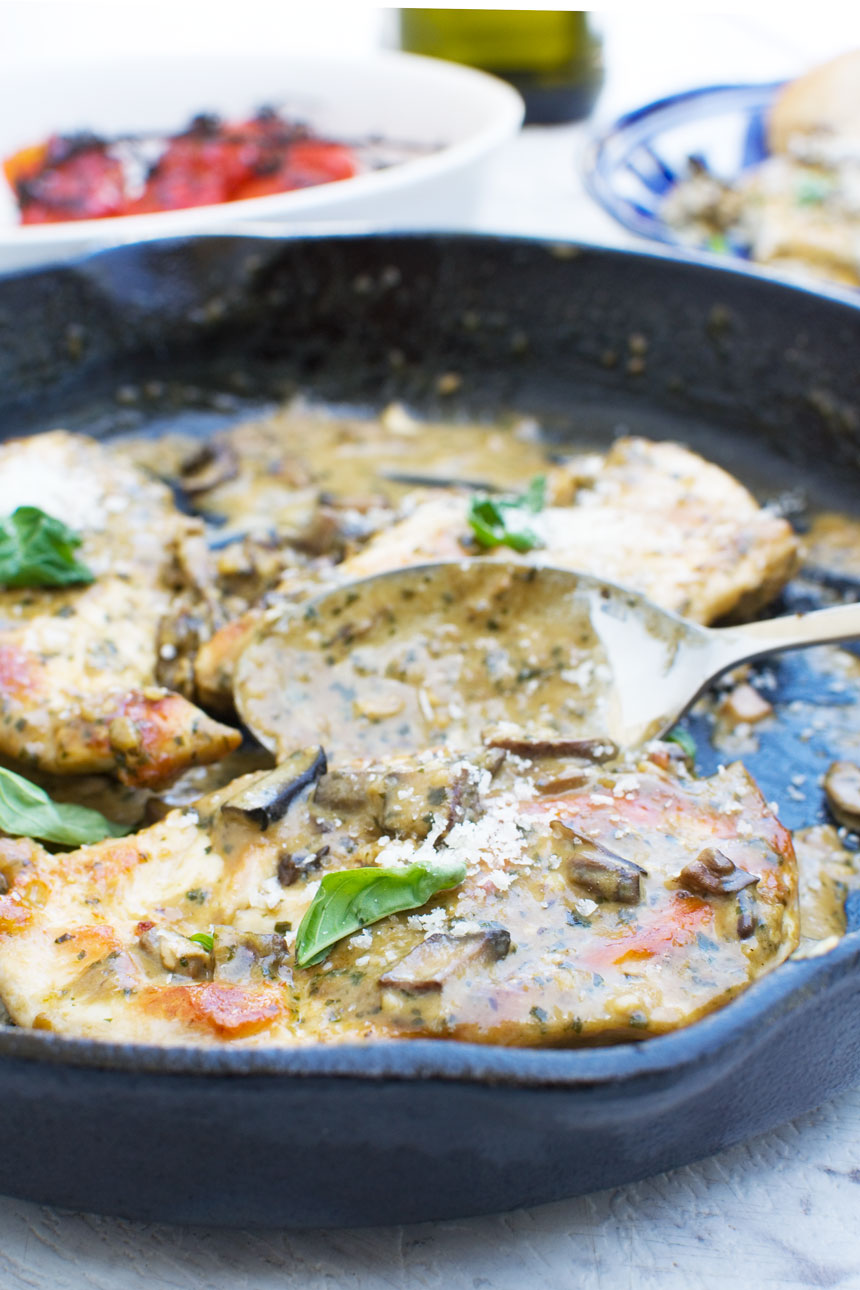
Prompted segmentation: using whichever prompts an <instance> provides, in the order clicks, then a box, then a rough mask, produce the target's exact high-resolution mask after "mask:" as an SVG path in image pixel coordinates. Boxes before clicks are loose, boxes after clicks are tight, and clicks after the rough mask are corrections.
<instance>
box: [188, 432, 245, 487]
mask: <svg viewBox="0 0 860 1290" xmlns="http://www.w3.org/2000/svg"><path fill="white" fill-rule="evenodd" d="M238 474H239V458H238V457H237V456H236V452H235V449H234V448H233V447H232V445H231V444H229V443H226V442H224V440H221V439H211V440H209V442H208V443H204V444H201V446H200V448H198V449H197V451H196V452H194V453H192V455H191V456H190V457H188V458H186V460H185V461H184V462H183V463H182V465H181V467H180V470H179V482H180V485H181V487H182V491H183V492H184V493H185V494H187V496H188V497H198V496H199V495H200V494H201V493H208V492H209V491H210V489H212V488H217V487H218V485H219V484H226V483H228V481H229V480H231V479H235V478H236V476H237V475H238Z"/></svg>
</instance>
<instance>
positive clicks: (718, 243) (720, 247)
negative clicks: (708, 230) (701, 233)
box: [705, 233, 732, 255]
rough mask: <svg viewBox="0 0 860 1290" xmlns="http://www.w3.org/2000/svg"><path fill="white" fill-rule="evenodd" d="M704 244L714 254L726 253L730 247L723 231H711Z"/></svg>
mask: <svg viewBox="0 0 860 1290" xmlns="http://www.w3.org/2000/svg"><path fill="white" fill-rule="evenodd" d="M705 245H706V246H707V248H708V250H709V251H713V253H714V255H728V253H729V252H730V251H731V249H732V248H731V247H730V246H729V241H728V238H727V237H726V235H725V233H712V234H711V236H710V237H709V238H708V240H707V242H706V243H705Z"/></svg>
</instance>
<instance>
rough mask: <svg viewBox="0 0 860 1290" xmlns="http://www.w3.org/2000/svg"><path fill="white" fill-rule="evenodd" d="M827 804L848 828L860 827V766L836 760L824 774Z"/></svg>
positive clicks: (856, 828)
mask: <svg viewBox="0 0 860 1290" xmlns="http://www.w3.org/2000/svg"><path fill="white" fill-rule="evenodd" d="M824 792H825V793H826V795H827V805H828V806H829V807H830V810H831V811H832V813H833V815H834V816H835V817H836V819H837V820H838V821H839V823H840V824H843V825H844V826H845V828H846V829H852V830H858V829H860V766H857V765H855V763H854V762H853V761H834V762H833V763H832V764H831V765H830V766H829V767H828V770H827V774H826V775H825V776H824Z"/></svg>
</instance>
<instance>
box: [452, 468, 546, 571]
mask: <svg viewBox="0 0 860 1290" xmlns="http://www.w3.org/2000/svg"><path fill="white" fill-rule="evenodd" d="M545 505H546V479H545V478H544V476H543V475H536V476H535V478H534V479H533V480H532V481H531V483H530V484H529V486H528V488H527V489H526V491H525V492H524V493H522V494H521V495H520V496H518V497H508V498H505V497H502V498H497V497H488V496H487V495H486V494H484V493H481V494H478V495H477V496H475V497H473V498H472V501H471V503H470V505H469V515H468V519H469V527H470V528H471V530H472V533H473V534H474V536H475V538H476V540H477V541H478V543H479V545H480V546H483V547H486V548H487V549H491V548H493V547H497V546H509V547H510V548H511V549H512V550H513V551H519V552H525V551H532V550H534V548H535V547H537V546H542V545H543V544H542V542H541V540H540V538H539V537H538V536H537V534H536V533H535V532H534V530H533V529H531V528H530V527H529V524H528V519H527V517H528V516H529V515H536V514H537V513H538V511H542V510H543V508H544V506H545Z"/></svg>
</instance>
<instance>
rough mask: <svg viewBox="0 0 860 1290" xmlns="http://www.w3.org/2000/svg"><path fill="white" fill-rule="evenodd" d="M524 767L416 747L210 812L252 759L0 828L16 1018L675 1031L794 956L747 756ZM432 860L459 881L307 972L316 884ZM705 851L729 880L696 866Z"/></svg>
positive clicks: (173, 1030)
mask: <svg viewBox="0 0 860 1290" xmlns="http://www.w3.org/2000/svg"><path fill="white" fill-rule="evenodd" d="M482 757H486V754H482ZM561 769H563V768H562V767H560V766H559V767H557V770H558V771H561ZM543 770H545V766H543V767H541V771H543ZM536 773H537V768H533V767H531V766H530V765H529V764H528V763H526V762H523V761H522V760H520V759H518V758H511V757H509V758H508V759H507V761H506V762H505V763H504V764H503V765H502V766H501V767H500V768H498V769H497V770H496V774H495V777H494V776H493V769H492V768H488V767H487V766H486V765H482V764H481V759H480V758H479V759H477V760H475V761H473V760H471V759H469V758H458V759H456V760H454V759H451V758H449V759H447V760H446V759H445V758H444V757H440V756H436V757H433V756H431V755H429V754H422V755H421V756H419V757H417V758H411V759H401V760H399V761H391V762H387V763H377V764H367V763H364V764H361V765H355V766H352V767H344V768H343V769H342V770H341V771H339V772H328V773H323V774H322V775H321V777H320V778H318V779H317V780H316V781H315V782H314V783H305V784H304V786H303V787H302V788H301V791H300V792H299V793H297V794H296V796H294V797H293V798H292V800H291V802H290V803H289V807H288V809H287V810H286V811H285V813H284V814H283V815H282V816H280V817H279V818H274V819H271V820H269V821H268V823H266V824H265V827H264V821H263V820H262V819H261V818H255V817H251V816H249V817H247V818H246V819H245V820H244V821H241V820H237V818H236V815H235V812H228V811H225V810H222V807H224V806H225V805H226V804H227V803H228V802H229V801H230V800H233V801H235V798H236V793H237V792H239V791H240V790H241V791H243V792H245V793H247V794H248V796H249V800H250V799H251V798H253V797H255V796H256V795H257V790H255V785H258V784H263V785H264V780H265V773H264V775H262V776H248V777H246V778H245V779H244V780H242V781H240V782H239V783H238V784H234V785H231V786H230V787H229V788H228V789H226V790H223V791H221V792H219V793H216V794H213V795H211V796H210V797H208V798H205V799H202V800H201V801H200V802H199V803H198V804H197V806H196V807H195V808H194V809H193V810H185V811H174V812H173V813H172V814H171V815H169V816H167V817H166V819H164V820H162V821H160V822H159V823H158V824H155V825H153V826H152V827H151V828H149V829H146V830H145V831H143V832H141V833H139V834H137V835H136V836H134V837H129V838H123V839H121V840H119V841H116V840H113V841H110V842H104V843H99V844H98V845H95V846H89V847H83V848H81V849H80V850H79V851H75V852H71V853H68V854H64V855H51V854H49V853H48V852H47V851H45V850H43V849H42V848H41V847H40V846H38V845H36V844H35V843H33V842H30V841H28V840H20V839H19V840H12V839H5V840H0V874H2V876H3V878H4V880H5V883H6V891H5V893H4V894H2V895H0V995H2V997H3V998H4V999H5V1001H6V1004H7V1006H8V1008H9V1011H10V1013H11V1015H12V1017H13V1018H14V1020H15V1021H16V1022H17V1023H18V1024H20V1025H25V1026H37V1027H40V1028H45V1029H52V1030H55V1031H57V1032H58V1033H61V1034H66V1035H80V1036H88V1037H100V1038H109V1039H112V1040H117V1041H123V1040H135V1041H156V1042H164V1043H171V1042H188V1043H194V1044H212V1043H215V1042H224V1041H231V1042H234V1043H246V1044H271V1043H276V1044H283V1045H298V1044H306V1043H312V1042H319V1041H325V1042H338V1041H344V1042H345V1041H356V1040H368V1039H381V1038H392V1037H409V1036H417V1035H436V1036H444V1037H449V1038H458V1039H465V1040H473V1041H478V1042H493V1043H503V1044H512V1045H539V1044H557V1045H559V1044H560V1045H570V1044H576V1043H580V1042H589V1041H594V1040H618V1039H640V1038H644V1037H647V1036H649V1035H655V1034H660V1033H662V1032H664V1031H668V1030H672V1029H674V1028H676V1027H679V1026H682V1025H686V1024H687V1023H689V1022H691V1021H693V1020H695V1019H696V1018H698V1017H700V1016H702V1015H703V1014H705V1013H707V1012H709V1011H711V1010H712V1009H714V1008H716V1007H718V1006H720V1005H721V1004H723V1003H725V1002H726V1001H727V1000H728V999H730V998H731V997H732V996H733V995H735V994H737V993H738V992H739V991H741V990H743V989H744V988H745V986H747V985H748V984H749V982H750V981H752V980H753V979H755V978H756V977H757V976H759V975H761V974H762V973H764V972H766V971H769V970H770V969H771V968H773V967H774V966H776V964H778V963H779V962H781V961H782V960H783V959H784V958H785V957H786V956H787V955H788V954H789V953H790V952H791V950H792V949H793V947H794V945H795V944H796V941H797V891H796V886H797V879H796V871H795V862H794V854H793V851H792V846H791V840H790V837H789V835H788V834H787V833H786V831H785V830H784V829H783V828H782V827H781V825H780V824H779V823H778V821H777V820H776V818H775V817H774V816H773V815H772V814H771V812H770V810H769V809H768V807H767V806H766V805H765V803H764V801H763V800H762V798H761V795H760V794H759V792H758V790H757V789H756V787H755V785H754V784H753V782H752V781H751V780H750V779H749V777H748V775H747V774H746V772H745V771H744V770H743V768H742V767H741V766H739V765H735V766H731V767H729V768H728V769H727V770H725V771H723V772H722V773H721V774H719V775H717V776H715V777H714V778H712V779H708V780H705V779H703V780H694V779H689V778H681V779H678V778H675V777H673V776H672V775H670V774H668V773H666V772H664V771H661V770H659V769H658V768H657V767H656V766H655V765H654V764H653V763H652V762H649V761H642V762H641V763H640V764H639V765H637V766H631V767H627V768H621V767H616V768H615V769H614V770H607V768H606V767H595V766H591V767H590V768H589V769H588V770H587V771H585V772H583V773H584V774H585V776H586V782H584V783H582V784H581V785H580V786H579V787H577V788H575V789H573V790H565V791H563V792H561V793H559V794H558V795H551V794H547V793H546V792H544V793H540V792H538V791H537V789H536V788H535V786H534V783H533V776H534V775H535V774H536ZM464 774H465V775H466V776H468V779H469V793H470V804H469V808H468V810H467V811H465V812H463V813H458V814H457V816H456V819H454V821H453V822H452V819H451V804H452V800H453V793H454V790H455V787H456V785H457V784H458V783H461V782H462V778H463V776H464ZM338 775H339V777H340V778H339V779H337V776H338ZM562 778H563V776H561V775H560V774H559V780H560V781H561V779H562ZM334 780H337V782H334ZM347 781H349V782H347ZM264 787H265V786H264ZM259 791H263V790H259ZM393 795H397V796H398V801H399V802H400V803H401V805H402V807H403V810H404V812H405V815H404V823H403V827H402V831H401V832H399V833H398V834H396V835H394V834H393V833H392V832H383V831H382V830H383V828H386V829H388V828H391V827H392V821H391V820H390V819H387V817H386V812H389V811H390V808H391V805H392V801H393V800H394V797H393ZM419 812H420V813H422V814H426V815H427V816H429V817H430V820H431V822H430V825H429V829H430V831H429V833H427V834H426V836H424V835H423V829H422V830H416V829H415V828H414V827H413V825H412V823H411V821H412V820H413V819H415V818H418V815H419ZM406 815H408V817H409V818H408V819H406ZM397 828H398V829H399V828H400V824H399V823H398V824H397ZM717 851H718V852H719V858H718V860H716V861H715V860H714V855H715V853H716V852H717ZM311 855H312V856H313V857H314V864H313V865H309V866H294V867H293V869H292V870H291V871H290V873H289V874H288V875H285V874H284V868H283V861H284V858H285V857H297V856H305V857H307V856H311ZM703 856H704V857H705V859H703V858H702V857H703ZM440 862H441V863H443V864H448V865H449V866H450V865H452V864H458V863H461V864H462V865H464V866H465V878H464V880H463V881H462V883H461V884H460V885H459V886H456V887H453V888H451V889H449V890H443V891H442V892H441V893H440V894H439V895H437V896H435V897H434V898H432V899H431V900H430V901H429V902H428V903H427V904H426V905H425V906H423V907H421V908H415V909H411V910H406V911H404V912H402V913H396V914H391V915H389V916H387V917H385V918H382V919H381V920H379V921H376V922H372V923H371V924H369V925H367V926H365V927H364V928H363V930H360V931H358V932H356V931H354V930H353V929H354V927H355V923H352V924H350V925H348V926H347V927H346V929H345V930H346V932H347V933H348V934H347V935H345V936H344V937H343V938H342V939H341V940H340V941H338V942H337V943H333V944H331V945H330V946H329V948H328V949H326V950H325V952H324V955H323V961H322V962H319V963H318V964H317V965H315V966H311V967H304V968H299V967H297V966H296V965H295V953H294V948H295V937H296V929H297V928H298V926H299V923H300V922H301V919H302V916H303V914H304V913H305V911H306V910H307V909H308V907H309V905H310V903H311V901H312V899H313V897H314V893H315V891H316V890H317V889H318V886H319V879H320V877H322V876H324V875H325V874H329V873H332V872H333V871H337V870H344V869H350V870H355V869H356V867H359V866H365V867H366V866H371V867H378V868H380V869H391V868H395V869H396V868H398V867H400V866H403V865H407V864H408V865H433V864H438V863H440ZM601 865H602V866H603V868H601ZM707 865H710V868H711V869H715V871H717V870H718V874H717V876H718V877H719V878H721V879H724V878H725V875H726V874H730V875H732V876H733V879H734V880H733V881H720V882H716V881H715V882H712V883H710V884H709V885H708V886H707V888H706V887H705V886H704V885H703V884H702V883H701V882H698V886H697V887H696V889H695V890H693V889H692V887H691V886H690V885H685V883H686V878H685V875H688V874H690V873H691V872H692V873H693V874H694V876H698V875H699V873H700V870H702V867H703V866H706V867H707ZM279 874H280V875H282V876H280V877H279ZM619 874H621V875H622V876H623V877H624V879H625V881H624V883H623V884H622V885H623V890H622V889H621V887H619ZM630 874H634V875H635V878H636V881H635V883H633V884H631V883H630V882H629V881H628V880H627V879H628V877H629V875H630ZM739 874H742V877H743V887H742V889H739V882H740V879H739V878H737V875H739ZM601 875H602V876H601ZM697 881H698V877H697Z"/></svg>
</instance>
